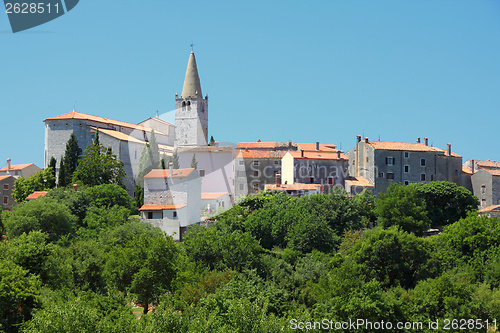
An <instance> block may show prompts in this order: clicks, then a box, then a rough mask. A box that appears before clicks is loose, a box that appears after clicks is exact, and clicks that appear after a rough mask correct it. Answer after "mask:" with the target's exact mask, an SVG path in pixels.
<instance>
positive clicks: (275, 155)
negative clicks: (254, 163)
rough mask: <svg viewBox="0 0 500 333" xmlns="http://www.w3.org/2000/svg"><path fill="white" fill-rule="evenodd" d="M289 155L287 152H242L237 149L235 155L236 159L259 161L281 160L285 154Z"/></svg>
mask: <svg viewBox="0 0 500 333" xmlns="http://www.w3.org/2000/svg"><path fill="white" fill-rule="evenodd" d="M286 153H287V151H286V150H277V151H275V150H248V151H246V150H244V149H243V150H241V149H236V150H235V151H234V154H235V156H236V158H252V159H259V158H265V159H267V158H272V159H281V158H282V157H283V156H284V155H285V154H286Z"/></svg>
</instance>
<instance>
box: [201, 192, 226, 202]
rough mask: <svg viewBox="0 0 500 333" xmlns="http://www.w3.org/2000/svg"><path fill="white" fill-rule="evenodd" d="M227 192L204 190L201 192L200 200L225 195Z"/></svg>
mask: <svg viewBox="0 0 500 333" xmlns="http://www.w3.org/2000/svg"><path fill="white" fill-rule="evenodd" d="M226 194H227V192H204V193H202V194H201V200H213V199H218V198H220V197H222V196H223V195H226Z"/></svg>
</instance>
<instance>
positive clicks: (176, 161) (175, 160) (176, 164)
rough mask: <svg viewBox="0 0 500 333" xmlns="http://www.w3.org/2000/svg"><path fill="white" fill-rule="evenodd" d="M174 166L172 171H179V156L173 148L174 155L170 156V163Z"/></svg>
mask: <svg viewBox="0 0 500 333" xmlns="http://www.w3.org/2000/svg"><path fill="white" fill-rule="evenodd" d="M170 162H172V163H173V164H174V169H180V168H181V167H180V165H179V156H178V155H177V148H175V150H174V153H173V154H172V159H171V161H170Z"/></svg>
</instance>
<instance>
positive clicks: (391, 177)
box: [387, 172, 394, 180]
mask: <svg viewBox="0 0 500 333" xmlns="http://www.w3.org/2000/svg"><path fill="white" fill-rule="evenodd" d="M387 179H389V180H394V173H393V172H388V173H387Z"/></svg>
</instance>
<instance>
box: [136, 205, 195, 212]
mask: <svg viewBox="0 0 500 333" xmlns="http://www.w3.org/2000/svg"><path fill="white" fill-rule="evenodd" d="M184 207H186V205H142V207H141V208H139V210H140V211H143V210H170V209H181V208H184Z"/></svg>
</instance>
